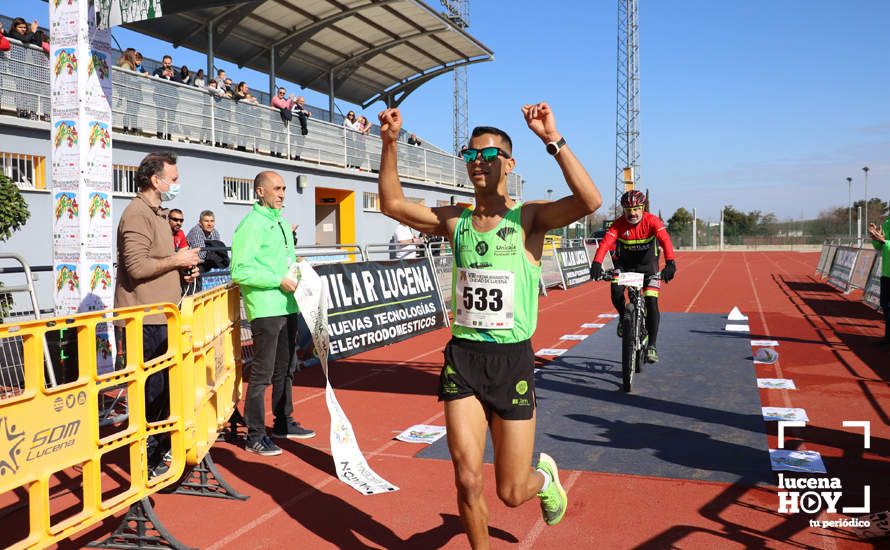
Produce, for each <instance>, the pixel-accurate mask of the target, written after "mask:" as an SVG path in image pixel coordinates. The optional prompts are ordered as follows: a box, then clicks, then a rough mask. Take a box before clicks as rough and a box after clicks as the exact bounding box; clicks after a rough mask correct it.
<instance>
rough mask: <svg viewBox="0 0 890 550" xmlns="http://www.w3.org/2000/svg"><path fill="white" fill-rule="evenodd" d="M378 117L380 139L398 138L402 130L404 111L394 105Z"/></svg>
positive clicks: (390, 139)
mask: <svg viewBox="0 0 890 550" xmlns="http://www.w3.org/2000/svg"><path fill="white" fill-rule="evenodd" d="M377 118H378V119H379V120H380V139H382V140H383V141H396V140H398V139H399V132H400V131H401V130H402V113H400V112H399V110H398V109H396V108H395V107H393V108H392V109H384V110H383V111H381V112H380V114H379V115H377Z"/></svg>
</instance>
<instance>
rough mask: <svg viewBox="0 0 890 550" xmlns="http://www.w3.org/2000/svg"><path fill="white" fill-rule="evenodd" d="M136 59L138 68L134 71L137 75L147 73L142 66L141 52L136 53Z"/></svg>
mask: <svg viewBox="0 0 890 550" xmlns="http://www.w3.org/2000/svg"><path fill="white" fill-rule="evenodd" d="M134 59H135V60H136V68H135V69H133V70H134V71H136V72H137V73H142V74H145V73H147V72H148V71H146V70H145V67H143V66H142V54H141V53H139V52H136V54H135V55H134Z"/></svg>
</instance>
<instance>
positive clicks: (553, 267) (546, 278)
mask: <svg viewBox="0 0 890 550" xmlns="http://www.w3.org/2000/svg"><path fill="white" fill-rule="evenodd" d="M541 283H542V284H543V286H544V288H545V289H547V288H553V287H555V286H562V285H563V280H562V271H561V270H560V269H559V261H558V258H557V257H556V247H554V246H553V245H552V244H545V245H544V250H543V252H542V253H541Z"/></svg>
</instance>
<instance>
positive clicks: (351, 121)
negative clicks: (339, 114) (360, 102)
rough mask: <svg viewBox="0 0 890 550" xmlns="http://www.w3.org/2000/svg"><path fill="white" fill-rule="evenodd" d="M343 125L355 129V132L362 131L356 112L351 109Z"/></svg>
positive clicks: (348, 128)
mask: <svg viewBox="0 0 890 550" xmlns="http://www.w3.org/2000/svg"><path fill="white" fill-rule="evenodd" d="M343 126H344V127H345V128H346V129H347V130H353V131H355V132H359V131H361V130H360V126H359V123H358V120H356V118H355V112H353V111H349V112H348V113H346V118H345V119H343Z"/></svg>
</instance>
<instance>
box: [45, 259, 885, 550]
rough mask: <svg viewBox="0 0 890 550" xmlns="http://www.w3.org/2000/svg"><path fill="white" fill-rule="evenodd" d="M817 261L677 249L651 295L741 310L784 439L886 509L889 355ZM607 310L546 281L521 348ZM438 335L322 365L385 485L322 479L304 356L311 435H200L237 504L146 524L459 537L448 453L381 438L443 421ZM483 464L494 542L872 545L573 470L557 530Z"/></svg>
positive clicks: (236, 531) (658, 482) (328, 544)
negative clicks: (252, 440) (860, 423)
mask: <svg viewBox="0 0 890 550" xmlns="http://www.w3.org/2000/svg"><path fill="white" fill-rule="evenodd" d="M817 257H818V255H817V254H804V253H795V252H768V253H760V252H755V253H751V252H727V253H716V252H714V253H689V252H687V253H680V254H679V258H678V261H677V264H678V268H679V270H678V276H677V279H676V280H675V281H674V282H672V283H671V284H669V285H667V286H666V288H665V290H664V291H663V293H662V300H661V303H662V309H663V310H664V311H676V312H697V313H723V314H725V313H727V312H729V310H730V309H731V308H732V307H734V306H738V307H739V308H740V309H741V310H742V311H743V312H745V313H746V314H748V316H749V318H750V326H751V335H752V337H757V336H763V337H766V338H770V339H776V340H779V341H780V346H779V348H778V350H779V352H780V361H779V363H778V364H777V365H757V366H756V369H757V375H758V376H759V377H765V378H782V377H785V378H792V379H794V381H795V382H796V384H797V387H798V390H796V391H778V390H761V400H762V402H763V404H764V405H773V406H793V407H803V408H805V409H806V410H807V413H808V415H809V417H810V424H809V425H808V427H807V428H805V429H794V430H789V431H788V436H789V441H788V443H787V446H788V447H789V448H804V449H808V450H815V451H819V452H820V453H822V456H823V458H824V460H825V463H826V466H827V468H828V471H829V475H838V476H840V475H843V476H844V483H845V484H847V485H849V486H850V487H854V486H861V485H862V484H870V485H871V487H872V510H873V511H879V510H886V509H887V507H888V505H890V499H888V496H890V495H888V492H887V481H886V479H887V475H886V472H887V466H888V462H890V458H888V457H890V415H888V411H887V410H886V404H887V403H890V387H888V376H890V360H888V359H890V353H888V351H887V350H886V349H881V348H877V347H874V346H872V344H871V341H872V340H873V339H875V338H877V336H878V335H879V333H880V330H882V327H881V325H880V318H879V316H878V314H877V313H876V312H873V311H871V310H868V309H867V308H865V307H864V306H862V305H861V304H859V303H858V296H856V295H851V296H843V295H841V294H840V293H838V292H836V291H834V290H833V289H831V288H830V287H828V286H826V285H825V284H823V283H821V282H820V281H818V280H817V279H816V278H815V277H814V276H813V273H814V271H815V265H816V261H817ZM610 311H611V305H610V303H609V297H608V285H607V284H605V283H588V284H585V285H583V286H581V287H578V288H575V289H571V290H568V291H561V290H554V291H552V292H551V293H550V294H549V295H548V296H546V297H543V298H542V299H541V302H540V317H539V327H538V331H537V333H536V335H535V337H534V347H535V349H536V350H537V349H540V348H545V347H570V345H571V344H572V342H562V341H560V340H559V337H560V336H561V335H563V334H566V333H584V332H587V333H589V332H591V330H587V329H580V330H579V328H578V327H579V326H580V325H581V324H582V323H585V322H595V321H596V316H597V315H598V314H599V313H606V312H610ZM448 337H449V335H448V333H447V331H445V330H440V331H437V332H434V333H430V334H426V335H422V336H419V337H416V338H414V339H412V340H409V341H407V342H402V343H399V344H394V345H392V346H389V347H386V348H382V349H377V350H374V351H371V352H368V353H364V354H362V355H360V356H357V357H354V358H351V359H348V360H344V361H341V362H339V363H337V364H335V366H334V367H333V369H332V377H333V380H332V383H333V385H334V387H335V389H336V393H337V397H338V400H339V401H340V404H341V405H342V406H343V408H344V410H345V411H346V413H347V414H348V415H349V417H350V420H351V421H352V424H353V427H354V428H355V431H356V434H357V436H358V440H359V444H360V446H361V448H362V450H363V451H364V454H365V456H366V458H367V459H368V462H369V464H370V465H371V467H372V468H373V469H374V470H375V471H376V472H377V473H379V474H380V475H382V476H383V477H384V478H385V479H387V480H389V481H390V482H392V483H394V484H395V485H397V486H399V487H400V490H399V491H397V492H395V493H390V494H385V495H377V496H371V497H366V496H362V495H360V494H359V493H357V492H356V491H354V490H353V489H351V488H350V487H348V486H346V485H344V484H342V483H340V482H339V481H338V480H337V479H336V477H335V475H334V473H333V465H332V460H331V457H330V450H329V446H328V428H329V421H328V417H327V410H326V407H325V403H324V389H323V388H324V383H323V380H322V373H321V370H320V369H317V368H316V369H309V370H307V371H303V372H300V373H298V374H297V376H296V379H295V384H296V386H297V388H295V409H296V414H295V416H296V418H297V419H298V420H299V421H301V422H302V423H303V424H304V425H307V426H309V427H312V428H314V429H316V430H317V431H318V432H319V435H318V436H317V437H315V438H314V439H310V440H307V441H306V442H305V443H303V442H301V443H296V442H290V441H286V442H284V443H283V444H282V447H283V448H284V451H285V452H284V453H283V454H282V455H280V456H277V457H271V458H261V457H258V456H257V455H252V454H248V453H246V452H244V450H243V449H241V448H239V447H236V446H234V445H231V444H227V443H218V444H217V445H216V446H215V447H214V448H213V450H212V454H213V457H214V460H215V461H216V463H217V465H218V466H219V467H220V469H221V471H222V472H223V475H224V476H225V477H226V479H227V481H229V483H231V484H232V485H233V486H234V487H235V488H236V489H237V490H238V491H241V492H242V493H244V494H247V495H249V496H250V500H248V501H245V502H239V501H223V500H217V499H210V498H198V497H188V496H181V495H156V497H155V504H156V511H157V513H158V515H159V517H160V519H161V520H162V521H163V523H164V524H165V526H166V527H167V528H168V529H169V530H170V532H172V533H173V534H174V535H176V536H178V537H180V539H181V541H182V542H184V543H186V544H187V545H189V546H194V547H199V548H204V549H209V550H216V549H224V548H225V549H242V548H286V547H299V548H306V549H312V548H406V549H407V548H412V549H413V548H418V549H426V548H467V547H468V544H467V542H466V538H465V537H464V535H463V531H462V528H461V525H460V521H459V518H458V516H457V506H456V503H455V491H454V487H453V481H452V469H451V464H450V462H448V461H442V460H430V459H418V458H415V457H414V455H415V454H416V453H417V452H418V450H419V448H418V447H417V446H416V445H412V444H409V443H403V442H400V441H396V440H394V439H393V436H394V435H395V434H396V433H398V432H399V431H401V430H402V429H404V428H405V427H407V426H410V425H412V424H418V423H429V424H443V423H444V419H443V413H442V406H441V404H439V403H437V402H436V398H435V389H436V384H437V380H438V372H439V368H440V366H441V359H442V356H441V349H442V347H443V346H444V344H445V342H446V341H447V340H448ZM653 368H657V367H653ZM715 382H719V381H715ZM757 413H759V411H752V414H757ZM842 420H870V421H871V449H870V450H863V449H862V436H861V431H860V432H858V433H857V432H856V431H855V430H850V429H844V428H842V427H841V421H842ZM269 423H270V424H271V419H269ZM772 426H773V425H767V424H765V425H764V430H765V431H766V432H767V433H768V439H769V446H770V448H776V446H777V441H776V433H775V428H774V427H772ZM764 460H766V457H764ZM485 471H486V494H487V498H488V502H489V507H490V512H491V520H490V522H491V533H492V537H493V538H492V543H493V546H494V547H495V548H536V549H537V548H545V549H548V548H554V549H557V548H559V549H562V548H569V547H572V546H575V547H578V546H580V547H582V548H653V549H654V548H715V547H716V548H761V547H762V548H826V549H834V548H837V549H857V548H872V547H873V545H872V544H867V543H865V542H862V541H859V540H857V539H855V537H853V536H852V535H851V534H850V533H849V531H846V530H843V529H837V530H835V529H822V528H811V527H810V526H809V519H810V517H808V516H805V515H803V514H796V515H791V514H779V513H777V511H776V509H777V506H778V499H777V496H776V489H775V488H774V487H766V486H761V487H751V486H745V485H742V484H725V483H713V482H699V481H694V480H681V479H666V478H656V477H645V476H632V475H615V474H604V473H597V472H586V471H564V472H562V473H561V477H562V479H563V483H564V485H565V487H566V489H567V490H568V492H569V497H570V506H569V509H568V512H567V514H566V516H565V519H564V520H563V522H562V523H561V524H560V525H558V526H555V527H546V526H545V525H544V523H543V522H542V521H541V518H540V511H539V508H538V504H537V502H536V501H532V502H529V503H526V504H525V505H523V506H521V507H519V508H516V509H508V508H506V507H505V506H504V505H502V504H501V503H500V502H499V501H498V500H497V497H496V495H495V491H494V473H493V469H492V468H491V466H490V465H486V470H485ZM851 480H855V482H856V483H853V482H852V481H851ZM845 487H846V485H845ZM848 492H849V493H851V494H849V495H846V496H845V498H847V497H850V499H851V504H850V505H857V504H858V503H857V502H852V501H855V500H856V499H857V498H858V497H857V496H856V494H855V491H853V490H850V491H848ZM860 496H861V495H860ZM860 502H861V501H860ZM836 517H838V516H835V515H823V516H820V518H821V519H833V518H836ZM114 523H115V522H111V521H109V522H106V523H105V524H103V525H102V526H101V527H99V528H96V529H93V530H91V531H90V532H87V533H83V534H82V535H81V536H79V537H78V538H77V539H75V540H72V541H68V542H66V543H64V544H63V545H61V546H62V547H64V548H73V547H80V546H82V545H83V544H85V543H86V542H88V541H90V540H94V539H97V538H101V537H102V536H104V535H105V534H107V533H108V532H110V531H111V530H112V529H113V527H114Z"/></svg>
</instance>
